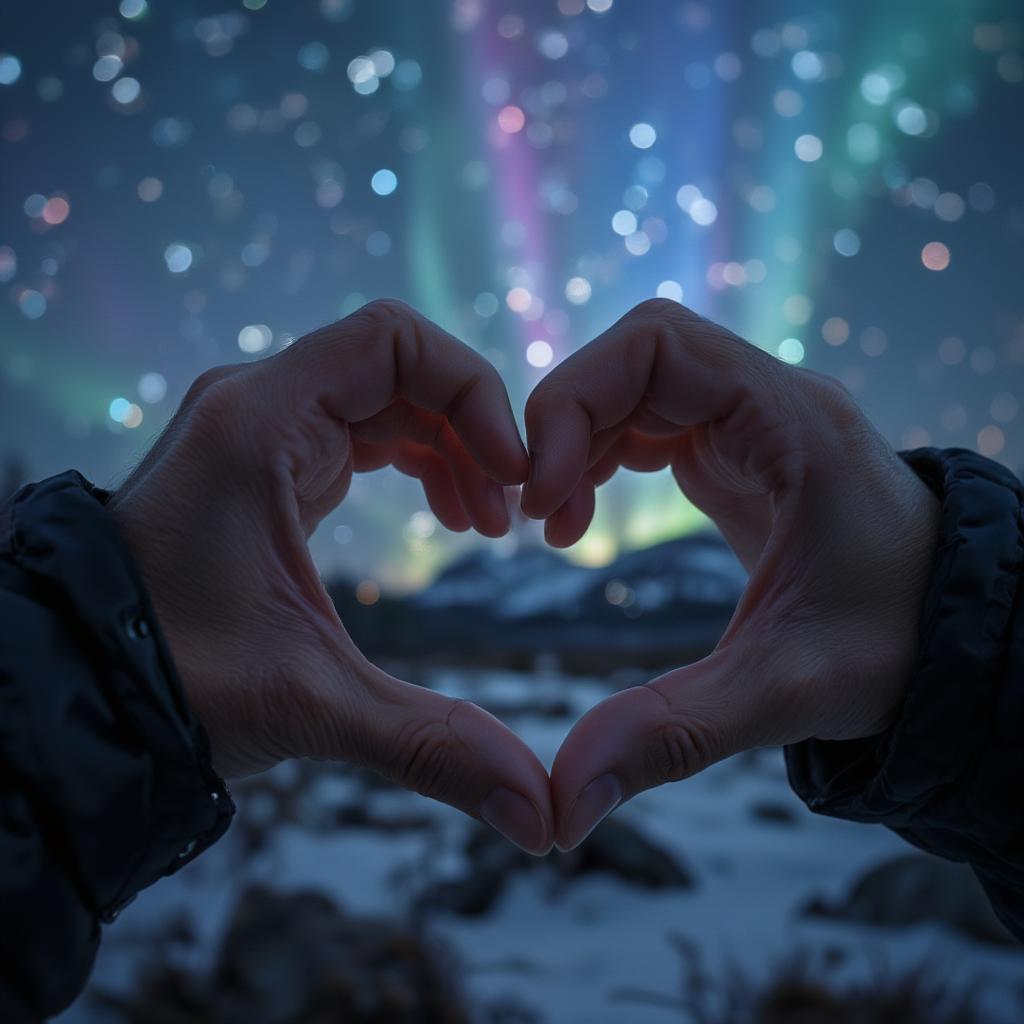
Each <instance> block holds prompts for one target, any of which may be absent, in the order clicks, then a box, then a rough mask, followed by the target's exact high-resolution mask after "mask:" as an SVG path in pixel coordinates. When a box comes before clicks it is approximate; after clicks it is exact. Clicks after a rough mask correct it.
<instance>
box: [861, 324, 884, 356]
mask: <svg viewBox="0 0 1024 1024" xmlns="http://www.w3.org/2000/svg"><path fill="white" fill-rule="evenodd" d="M888 347H889V338H888V335H887V334H886V333H885V331H883V330H882V328H881V327H865V328H864V330H863V331H861V332H860V350H861V352H863V353H864V355H866V356H869V357H870V358H872V359H877V358H878V357H879V356H880V355H882V354H883V353H884V352H885V350H886V349H887V348H888Z"/></svg>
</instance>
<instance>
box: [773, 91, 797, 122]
mask: <svg viewBox="0 0 1024 1024" xmlns="http://www.w3.org/2000/svg"><path fill="white" fill-rule="evenodd" d="M772 106H773V107H774V108H775V113H776V114H778V115H779V117H796V116H797V115H798V114H800V113H801V112H802V111H803V109H804V98H803V97H802V96H801V95H800V93H798V92H797V91H796V90H795V89H780V90H779V91H778V92H777V93H776V94H775V95H774V97H772Z"/></svg>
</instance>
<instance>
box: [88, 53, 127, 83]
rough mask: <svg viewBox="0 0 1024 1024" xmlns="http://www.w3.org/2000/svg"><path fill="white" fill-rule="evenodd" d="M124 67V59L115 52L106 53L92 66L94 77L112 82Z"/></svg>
mask: <svg viewBox="0 0 1024 1024" xmlns="http://www.w3.org/2000/svg"><path fill="white" fill-rule="evenodd" d="M123 67H124V61H123V60H121V58H120V57H118V56H117V55H116V54H114V53H106V54H104V55H103V56H102V57H100V58H99V60H97V61H96V63H95V64H93V66H92V77H93V78H95V79H96V81H97V82H112V81H113V80H114V79H115V78H117V76H118V75H119V74H121V68H123Z"/></svg>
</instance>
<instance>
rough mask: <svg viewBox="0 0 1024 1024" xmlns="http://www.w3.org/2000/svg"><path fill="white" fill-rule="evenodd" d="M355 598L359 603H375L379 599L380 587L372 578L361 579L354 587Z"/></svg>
mask: <svg viewBox="0 0 1024 1024" xmlns="http://www.w3.org/2000/svg"><path fill="white" fill-rule="evenodd" d="M356 600H357V601H358V602H359V603H360V604H365V605H371V604H376V603H377V602H378V601H379V600H380V587H379V586H377V584H376V583H374V581H373V580H361V581H360V583H359V585H358V586H357V587H356Z"/></svg>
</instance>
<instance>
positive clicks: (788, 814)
mask: <svg viewBox="0 0 1024 1024" xmlns="http://www.w3.org/2000/svg"><path fill="white" fill-rule="evenodd" d="M750 816H751V817H752V818H754V819H755V820H757V821H766V822H769V823H770V824H772V825H795V824H797V822H798V821H799V820H800V819H799V818H798V816H797V814H796V812H795V811H794V810H793V808H792V807H788V806H787V805H786V804H780V803H775V802H774V801H772V800H757V801H755V802H754V803H752V804H751V805H750Z"/></svg>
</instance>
